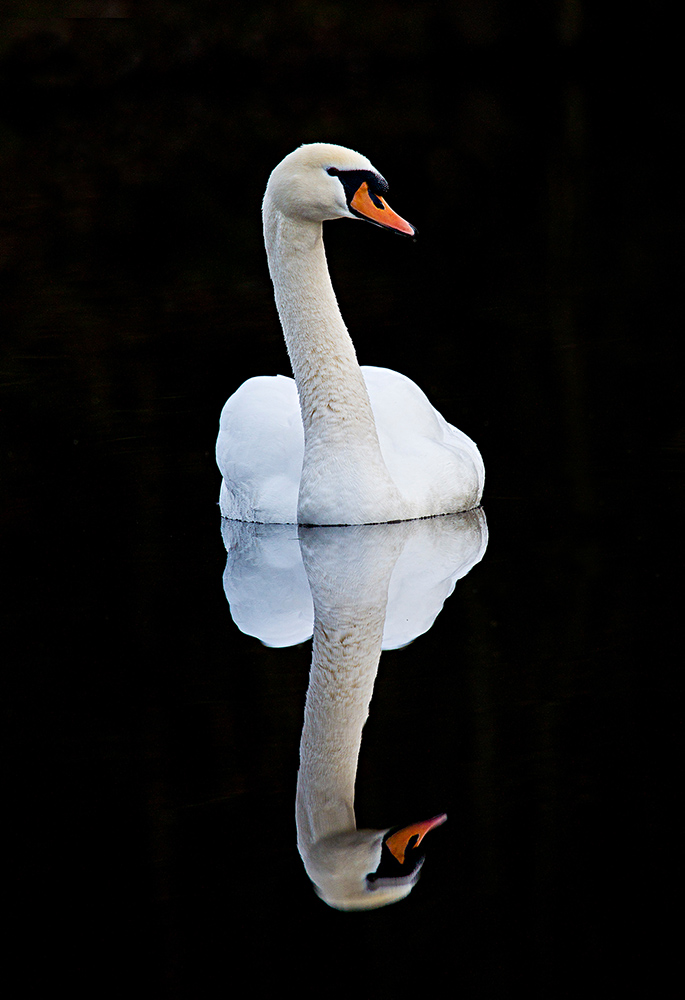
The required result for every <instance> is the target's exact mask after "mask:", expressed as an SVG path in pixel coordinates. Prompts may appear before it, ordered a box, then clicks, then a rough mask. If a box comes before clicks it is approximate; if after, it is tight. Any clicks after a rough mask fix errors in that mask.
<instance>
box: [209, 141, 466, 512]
mask: <svg viewBox="0 0 685 1000" xmlns="http://www.w3.org/2000/svg"><path fill="white" fill-rule="evenodd" d="M386 190H387V184H386V182H385V181H384V180H383V178H382V177H381V176H380V174H378V172H377V171H376V170H375V169H374V168H373V167H372V165H371V163H370V162H369V161H368V160H367V159H366V158H365V157H363V156H361V155H360V154H359V153H355V152H353V151H352V150H349V149H345V148H344V147H342V146H331V145H326V144H323V143H315V144H312V145H309V146H302V147H300V148H299V149H297V150H296V151H295V152H294V153H291V154H290V155H289V156H287V157H286V158H285V159H284V160H283V161H282V162H281V163H280V164H279V166H278V167H276V169H275V170H274V171H273V173H272V175H271V177H270V179H269V183H268V186H267V189H266V194H265V197H264V205H263V219H264V240H265V245H266V251H267V257H268V262H269V270H270V273H271V278H272V281H273V285H274V293H275V298H276V305H277V307H278V312H279V315H280V319H281V324H282V327H283V333H284V336H285V340H286V345H287V348H288V354H289V356H290V361H291V365H292V369H293V374H294V377H295V378H294V381H293V380H292V379H286V378H284V377H283V376H276V377H271V378H270V377H260V378H254V379H249V380H248V381H247V382H245V383H244V384H243V385H242V386H241V387H240V388H239V389H238V391H237V392H236V393H234V395H233V396H231V398H230V399H229V400H228V402H227V403H226V405H225V406H224V409H223V412H222V415H221V428H220V431H219V438H218V441H217V461H218V463H219V467H220V469H221V472H222V475H223V482H222V486H221V498H220V505H221V513H222V514H223V516H224V517H228V518H233V519H237V520H244V521H257V522H266V523H289V522H298V523H302V524H370V523H380V522H384V521H400V520H409V519H412V518H418V517H429V516H432V515H436V514H447V513H455V512H457V511H462V510H470V509H471V508H473V507H476V506H477V505H478V503H479V502H480V498H481V495H482V491H483V480H484V468H483V462H482V459H481V457H480V454H479V452H478V449H477V447H476V445H475V444H474V443H473V441H471V439H470V438H468V437H467V436H466V435H465V434H463V433H462V432H461V431H459V430H457V429H456V428H455V427H452V426H451V425H450V424H448V423H447V422H446V421H445V420H444V418H443V417H442V416H441V415H440V414H439V413H438V412H437V411H436V410H435V409H434V408H433V407H432V406H431V404H430V403H429V401H428V399H427V398H426V397H425V395H424V394H423V392H421V390H420V389H419V388H418V386H416V385H415V384H414V383H413V382H412V381H411V380H410V379H408V378H406V377H405V376H403V375H399V374H398V373H397V372H393V371H390V370H389V369H385V368H364V369H362V368H360V367H359V364H358V362H357V358H356V354H355V351H354V347H353V345H352V341H351V340H350V337H349V334H348V333H347V330H346V328H345V324H344V323H343V320H342V317H341V315H340V310H339V308H338V304H337V301H336V298H335V294H334V292H333V287H332V285H331V281H330V276H329V273H328V267H327V265H326V257H325V253H324V246H323V239H322V222H324V221H325V220H326V219H335V218H366V219H368V220H369V221H372V222H375V223H377V224H378V225H382V226H384V227H386V228H391V229H395V230H397V231H399V232H403V233H405V234H407V235H413V234H414V229H413V227H412V226H410V225H409V223H407V222H405V221H404V220H403V219H401V218H400V217H399V216H397V215H395V213H394V212H392V210H391V209H390V208H389V207H388V206H387V204H386V203H385V202H384V201H383V199H382V197H381V195H382V194H384V193H385V191H386Z"/></svg>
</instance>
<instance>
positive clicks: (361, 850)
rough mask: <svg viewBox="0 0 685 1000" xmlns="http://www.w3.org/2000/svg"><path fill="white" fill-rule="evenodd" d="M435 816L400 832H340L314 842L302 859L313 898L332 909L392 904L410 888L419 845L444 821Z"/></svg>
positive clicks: (418, 862)
mask: <svg viewBox="0 0 685 1000" xmlns="http://www.w3.org/2000/svg"><path fill="white" fill-rule="evenodd" d="M446 819H447V816H445V815H444V814H443V815H441V816H435V817H434V818H433V819H429V820H425V821H424V822H421V823H413V824H412V825H411V826H406V827H403V828H402V829H401V830H396V831H392V830H385V831H383V830H346V831H343V832H341V833H334V834H330V835H329V836H327V837H323V838H322V839H321V840H319V841H317V842H316V843H315V844H313V845H312V847H311V848H310V849H309V850H308V851H307V852H306V856H305V854H304V853H303V860H304V862H305V867H306V869H307V874H308V875H309V877H310V878H311V880H312V881H313V882H314V885H315V887H316V891H317V892H318V894H319V896H321V898H322V899H323V900H324V901H325V902H326V903H328V905H329V906H332V907H334V908H335V909H337V910H372V909H377V908H378V907H379V906H387V905H388V904H389V903H396V902H397V901H398V900H400V899H404V897H405V896H408V895H409V893H410V892H411V890H412V889H413V888H414V886H415V885H416V882H417V881H418V878H419V873H420V871H421V866H422V864H423V854H422V853H421V851H419V849H418V848H419V844H420V843H421V841H422V840H423V838H424V836H425V835H426V834H427V833H428V831H429V830H432V829H433V828H434V827H436V826H440V824H441V823H444V822H445V820H446Z"/></svg>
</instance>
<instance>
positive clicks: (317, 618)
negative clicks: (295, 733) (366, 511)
mask: <svg viewBox="0 0 685 1000" xmlns="http://www.w3.org/2000/svg"><path fill="white" fill-rule="evenodd" d="M395 527H396V525H383V526H375V527H374V526H363V525H362V526H355V527H348V528H313V529H305V534H304V535H302V534H301V535H300V545H301V549H302V556H303V560H304V564H305V569H306V571H307V577H308V579H309V583H310V587H311V591H312V598H313V601H314V640H313V647H312V666H311V672H310V676H309V687H308V690H307V701H306V706H305V715H304V726H303V729H302V739H301V743H300V769H299V772H298V780H297V801H296V806H297V808H296V812H297V830H298V845H299V848H300V852H301V854H302V856H303V858H305V859H307V857H308V854H309V851H310V850H311V848H312V846H313V845H314V844H316V843H317V842H319V841H320V840H321V839H322V838H324V837H327V836H330V835H331V834H336V833H341V832H345V831H353V830H354V829H355V816H354V786H355V778H356V773H357V761H358V757H359V749H360V745H361V738H362V729H363V727H364V723H365V722H366V719H367V716H368V712H369V704H370V702H371V696H372V694H373V687H374V682H375V680H376V674H377V672H378V663H379V659H380V655H381V644H382V640H383V626H384V623H385V613H386V605H387V597H388V585H389V581H390V576H391V574H392V570H393V567H394V565H395V562H396V561H397V557H398V553H399V552H400V550H401V547H402V541H403V538H404V535H403V533H402V532H401V531H393V530H392V529H393V528H395ZM350 532H352V534H350ZM379 532H380V533H381V535H380V541H381V542H382V544H380V545H379V544H374V541H378V539H379Z"/></svg>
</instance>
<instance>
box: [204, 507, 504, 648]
mask: <svg viewBox="0 0 685 1000" xmlns="http://www.w3.org/2000/svg"><path fill="white" fill-rule="evenodd" d="M221 532H222V535H223V539H224V544H225V546H226V550H227V553H228V557H227V560H226V569H225V572H224V589H225V591H226V597H227V598H228V601H229V604H230V606H231V614H232V616H233V620H234V621H235V623H236V625H237V626H238V628H239V629H241V631H243V632H246V633H247V634H248V635H254V636H256V637H257V638H258V639H261V641H262V642H263V643H265V644H266V645H267V646H291V645H294V644H295V643H298V642H304V641H305V640H306V639H308V638H309V637H310V636H311V634H312V631H313V627H314V608H313V604H312V595H311V591H310V586H309V581H308V580H307V574H306V573H305V568H304V565H303V563H302V551H301V548H300V542H299V535H301V534H302V532H303V529H302V528H299V529H298V528H297V527H296V526H294V525H280V524H247V523H245V522H241V521H228V520H226V519H225V518H224V519H222V521H221ZM386 535H388V536H390V537H393V538H395V539H397V540H398V542H397V543H398V545H399V554H398V555H397V559H396V562H395V563H394V566H393V569H392V573H391V577H390V584H389V588H388V603H387V613H386V617H385V624H384V629H383V649H396V648H397V647H398V646H405V645H406V644H407V643H408V642H411V641H412V640H413V639H415V638H416V637H417V636H418V635H422V634H423V633H424V632H426V631H428V629H429V628H430V627H431V625H432V624H433V622H434V621H435V618H436V617H437V615H438V614H439V613H440V609H441V608H442V606H443V604H444V602H445V600H446V599H447V598H448V597H449V595H450V594H451V593H452V591H453V589H454V586H455V583H456V581H457V580H459V579H461V577H462V576H465V575H466V573H468V571H469V570H470V569H471V567H472V566H474V565H475V563H477V562H478V561H479V560H480V559H482V557H483V554H484V552H485V548H486V545H487V538H488V531H487V525H486V521H485V514H484V513H483V511H482V510H480V509H478V510H473V511H468V512H466V513H463V514H451V515H448V516H446V517H434V518H427V519H425V520H418V521H403V522H400V523H397V524H391V525H379V526H377V527H376V530H374V531H373V532H371V533H369V534H367V536H366V537H367V539H368V541H367V544H368V545H369V546H372V545H374V544H378V545H379V547H382V546H383V545H384V544H385V543H384V542H383V539H384V538H385V536H386ZM374 539H376V540H377V541H375V542H374ZM331 572H332V573H335V572H336V571H335V567H332V568H331Z"/></svg>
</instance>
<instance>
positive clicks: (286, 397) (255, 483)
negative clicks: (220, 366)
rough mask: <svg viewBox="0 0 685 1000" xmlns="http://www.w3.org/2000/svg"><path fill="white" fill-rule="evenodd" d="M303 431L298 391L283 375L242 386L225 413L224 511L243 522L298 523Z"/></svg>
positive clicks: (220, 453) (219, 452) (221, 446)
mask: <svg viewBox="0 0 685 1000" xmlns="http://www.w3.org/2000/svg"><path fill="white" fill-rule="evenodd" d="M303 455H304V432H303V430H302V418H301V416H300V405H299V401H298V397H297V387H296V385H295V382H294V381H293V379H291V378H286V377H285V376H283V375H276V376H268V375H261V376H257V377H256V378H251V379H248V380H247V382H243V384H242V385H241V386H240V388H239V389H238V390H237V391H236V392H234V394H233V395H232V396H231V397H230V399H229V400H228V401H227V403H226V404H225V406H224V408H223V410H222V412H221V422H220V426H219V436H218V438H217V442H216V460H217V464H218V466H219V469H220V470H221V474H222V476H223V483H222V485H221V498H220V503H221V513H222V514H223V516H224V517H230V518H233V519H235V520H240V521H261V522H265V523H272V524H273V523H277V524H285V523H294V522H296V521H297V496H298V491H299V486H300V476H301V474H302V457H303Z"/></svg>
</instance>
